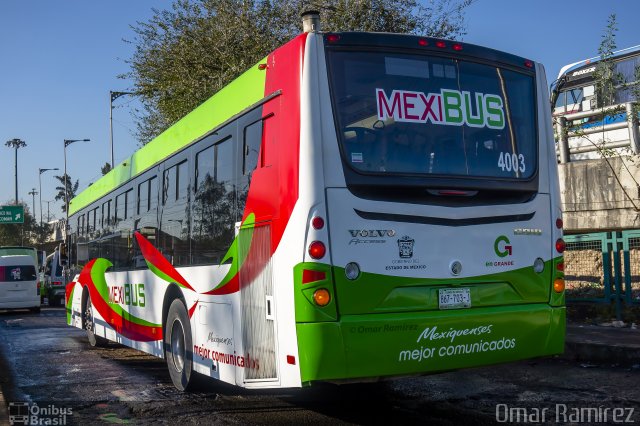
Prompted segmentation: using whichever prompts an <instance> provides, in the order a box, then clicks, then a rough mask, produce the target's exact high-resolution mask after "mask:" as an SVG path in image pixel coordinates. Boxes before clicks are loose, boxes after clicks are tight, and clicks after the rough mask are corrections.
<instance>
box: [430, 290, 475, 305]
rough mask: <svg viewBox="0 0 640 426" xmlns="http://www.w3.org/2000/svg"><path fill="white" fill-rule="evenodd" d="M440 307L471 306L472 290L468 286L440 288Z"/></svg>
mask: <svg viewBox="0 0 640 426" xmlns="http://www.w3.org/2000/svg"><path fill="white" fill-rule="evenodd" d="M438 296H439V297H438V306H439V308H440V309H459V308H470V307H471V291H470V289H468V288H441V289H439V290H438Z"/></svg>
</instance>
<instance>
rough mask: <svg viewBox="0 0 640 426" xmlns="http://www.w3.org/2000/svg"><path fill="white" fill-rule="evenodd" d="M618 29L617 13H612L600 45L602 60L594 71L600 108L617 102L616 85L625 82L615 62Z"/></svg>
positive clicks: (597, 100) (599, 51)
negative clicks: (614, 53) (614, 54)
mask: <svg viewBox="0 0 640 426" xmlns="http://www.w3.org/2000/svg"><path fill="white" fill-rule="evenodd" d="M616 31H618V27H617V24H616V15H615V14H612V15H610V16H609V20H608V22H607V28H606V30H605V32H604V34H603V35H602V41H601V42H600V47H598V54H599V55H600V61H599V62H598V63H597V64H596V69H595V71H594V73H593V77H594V79H595V83H596V84H595V86H596V102H597V105H598V107H600V108H601V107H605V106H609V105H614V104H615V103H616V102H615V93H616V86H618V85H619V84H621V83H623V80H624V79H623V77H622V75H621V74H620V73H618V72H616V67H615V63H614V62H613V52H614V51H615V50H616V48H617V44H616Z"/></svg>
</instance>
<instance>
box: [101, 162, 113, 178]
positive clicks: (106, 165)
mask: <svg viewBox="0 0 640 426" xmlns="http://www.w3.org/2000/svg"><path fill="white" fill-rule="evenodd" d="M100 171H101V172H102V176H104V175H106V174H107V173H109V172H110V171H111V164H109V163H104V166H102V167H101V168H100Z"/></svg>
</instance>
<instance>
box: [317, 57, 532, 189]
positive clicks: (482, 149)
mask: <svg viewBox="0 0 640 426" xmlns="http://www.w3.org/2000/svg"><path fill="white" fill-rule="evenodd" d="M329 62H330V70H331V75H330V80H331V84H332V95H333V102H334V105H335V109H336V111H337V116H338V126H339V130H338V135H339V136H340V137H341V139H342V140H341V142H342V147H341V148H342V153H343V156H344V161H345V162H346V163H347V164H348V165H349V166H351V167H352V168H353V169H355V170H356V171H359V172H364V173H376V174H389V175H391V174H412V175H418V174H421V175H428V174H434V175H453V176H465V177H466V176H469V177H488V178H494V177H495V178H510V179H529V178H531V177H532V176H533V175H534V173H535V170H536V167H537V156H536V153H537V130H536V127H535V109H534V108H535V93H534V83H533V77H532V76H531V75H527V74H525V73H520V72H516V71H512V70H509V69H503V68H500V67H496V66H489V65H484V64H479V63H473V62H466V61H462V60H458V59H453V58H451V59H448V58H443V57H430V56H423V55H409V54H390V53H380V52H366V53H365V52H362V53H358V52H352V51H350V52H341V51H333V52H329Z"/></svg>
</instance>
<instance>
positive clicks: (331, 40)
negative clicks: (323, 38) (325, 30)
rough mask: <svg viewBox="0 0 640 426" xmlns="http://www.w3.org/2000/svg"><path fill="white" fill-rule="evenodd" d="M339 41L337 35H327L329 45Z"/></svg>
mask: <svg viewBox="0 0 640 426" xmlns="http://www.w3.org/2000/svg"><path fill="white" fill-rule="evenodd" d="M338 40H340V36H339V35H338V34H327V41H328V42H329V43H336V42H337V41H338Z"/></svg>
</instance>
